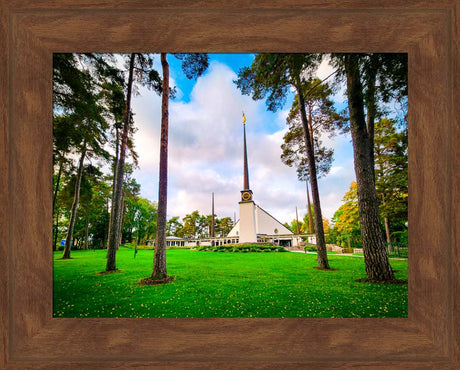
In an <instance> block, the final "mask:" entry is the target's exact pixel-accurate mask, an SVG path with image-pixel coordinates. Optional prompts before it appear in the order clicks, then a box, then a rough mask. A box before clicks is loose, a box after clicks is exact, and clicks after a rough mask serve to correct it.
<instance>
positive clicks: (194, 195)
mask: <svg viewBox="0 0 460 370" xmlns="http://www.w3.org/2000/svg"><path fill="white" fill-rule="evenodd" d="M252 59H253V55H251V54H210V66H209V69H208V70H207V71H206V73H205V74H204V75H203V76H201V77H200V78H198V80H196V81H190V80H187V79H186V77H185V76H184V75H183V73H182V71H181V70H180V61H179V60H177V59H176V58H174V56H172V55H168V61H169V63H170V75H171V86H176V88H177V90H178V94H177V97H176V99H174V100H171V101H170V107H169V130H170V131H169V173H168V212H167V214H168V218H170V217H173V216H179V217H181V218H182V217H183V216H184V215H185V214H187V213H191V212H193V211H194V210H198V211H199V212H200V213H201V214H210V213H211V193H212V192H214V193H215V213H216V214H217V216H218V217H226V216H229V217H231V218H233V217H234V215H236V218H237V219H238V201H239V200H240V190H242V187H243V125H242V111H244V112H245V116H246V132H247V142H248V161H249V177H250V187H251V189H252V190H253V192H254V200H255V202H256V203H257V204H259V205H260V206H261V207H262V208H264V209H265V210H266V211H268V212H269V213H271V214H272V215H273V216H274V217H275V218H277V219H278V220H280V221H281V222H290V221H292V220H293V219H294V218H295V208H296V207H298V209H299V217H303V215H304V214H305V212H306V193H305V183H301V182H299V181H298V180H297V176H296V171H295V169H293V168H290V167H287V166H286V165H284V164H283V163H282V162H281V159H280V155H281V148H280V146H281V143H282V140H283V135H284V134H285V132H286V123H285V122H286V115H287V113H288V111H289V108H290V105H291V100H290V99H288V100H287V102H286V105H285V107H284V108H283V109H282V110H280V111H278V112H276V113H272V112H268V111H267V109H266V105H265V101H263V100H262V101H254V100H252V98H251V97H249V96H243V95H242V94H241V92H240V91H239V90H238V89H237V87H236V85H235V84H234V83H233V80H235V79H236V77H237V72H238V70H239V69H240V68H241V67H243V66H248V65H250V63H251V61H252ZM155 60H156V62H155V65H156V66H157V68H158V70H159V71H161V67H160V64H159V57H157V56H156V57H155ZM331 71H332V69H331V67H330V66H328V64H327V63H323V64H322V65H321V67H320V69H319V72H318V76H319V77H320V78H325V77H326V76H328V75H329V74H330V73H331ZM139 92H140V95H137V96H135V97H134V99H133V111H134V113H135V117H134V118H135V123H136V126H137V127H138V131H137V132H136V134H135V140H134V142H135V145H136V150H137V152H138V154H139V167H140V168H138V169H136V170H135V173H134V177H135V178H136V180H137V181H138V182H139V183H140V184H141V196H142V197H145V198H148V199H150V200H152V201H156V200H157V199H158V164H159V154H158V153H159V132H160V125H161V98H160V97H159V96H157V95H154V94H153V93H152V92H151V91H148V90H146V89H144V88H140V89H139ZM334 100H335V101H336V103H337V106H338V107H340V109H343V107H344V100H345V99H344V97H343V89H342V90H341V91H339V92H338V93H337V95H336V96H335V97H334ZM324 142H325V143H327V144H328V145H329V146H330V147H333V148H334V150H335V154H334V162H333V164H332V168H331V172H330V174H329V175H327V176H326V177H325V178H323V179H320V181H319V190H320V197H321V205H322V209H323V215H324V216H325V217H326V218H329V219H330V218H331V217H332V216H333V214H334V212H335V211H336V210H337V209H338V208H339V207H340V205H341V204H342V202H341V199H342V197H343V195H344V194H345V192H346V191H347V190H348V188H349V186H350V183H351V182H352V181H354V178H355V175H354V170H353V153H352V147H351V139H350V137H349V136H346V135H339V136H336V137H334V138H333V139H330V138H324Z"/></svg>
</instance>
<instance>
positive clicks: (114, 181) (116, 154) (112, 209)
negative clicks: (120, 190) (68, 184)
mask: <svg viewBox="0 0 460 370" xmlns="http://www.w3.org/2000/svg"><path fill="white" fill-rule="evenodd" d="M119 141H120V135H119V131H118V126H117V125H116V124H115V158H114V160H113V179H112V206H111V207H110V219H109V228H108V232H107V240H109V235H110V226H111V225H112V218H113V212H114V209H115V207H113V200H114V199H115V188H116V183H117V167H118V157H119ZM108 256H109V248H108V246H107V254H106V258H108Z"/></svg>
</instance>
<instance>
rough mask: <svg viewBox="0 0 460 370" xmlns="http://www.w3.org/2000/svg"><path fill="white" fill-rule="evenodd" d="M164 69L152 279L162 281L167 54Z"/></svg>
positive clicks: (164, 226)
mask: <svg viewBox="0 0 460 370" xmlns="http://www.w3.org/2000/svg"><path fill="white" fill-rule="evenodd" d="M161 66H162V68H163V92H162V97H161V141H160V176H159V177H160V178H159V189H158V221H157V235H156V243H155V253H154V256H153V272H152V279H154V280H162V279H165V278H166V277H167V271H166V209H167V191H168V123H169V122H168V121H169V112H168V109H169V64H168V61H167V58H166V53H161Z"/></svg>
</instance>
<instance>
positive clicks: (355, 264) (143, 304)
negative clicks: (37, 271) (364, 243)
mask: <svg viewBox="0 0 460 370" xmlns="http://www.w3.org/2000/svg"><path fill="white" fill-rule="evenodd" d="M61 253H62V252H56V253H55V255H54V258H55V260H54V316H55V317H407V285H406V284H403V285H380V284H370V283H357V282H355V279H359V278H363V277H365V270H364V261H363V259H362V258H356V257H343V256H334V255H331V256H329V261H330V265H331V267H333V268H336V269H337V271H320V270H315V269H314V268H313V267H315V266H316V256H315V255H312V254H303V253H216V252H197V251H190V250H168V252H167V263H168V275H173V276H175V280H174V281H173V282H172V283H169V284H167V285H157V286H140V285H139V280H140V279H142V278H145V277H148V276H149V275H150V274H151V272H152V259H153V251H150V250H140V251H138V253H137V256H136V258H133V256H134V252H133V250H131V249H126V248H120V250H119V252H118V253H117V267H118V268H119V269H120V270H122V271H123V272H121V273H113V274H105V275H98V274H97V273H98V272H100V271H103V270H104V269H105V262H106V260H105V253H106V251H105V250H96V251H92V250H91V251H72V259H70V260H60V259H59V258H60V257H61ZM391 265H392V267H393V269H395V270H397V272H396V274H395V275H396V278H398V279H407V260H391Z"/></svg>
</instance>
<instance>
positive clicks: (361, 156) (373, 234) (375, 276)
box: [345, 54, 394, 282]
mask: <svg viewBox="0 0 460 370" xmlns="http://www.w3.org/2000/svg"><path fill="white" fill-rule="evenodd" d="M345 72H346V76H347V95H348V109H349V112H350V128H351V136H352V141H353V154H354V167H355V174H356V182H357V190H358V210H359V221H360V226H361V238H362V242H363V251H364V261H365V264H366V275H367V279H368V280H370V281H379V282H381V281H391V280H394V274H393V270H392V269H391V266H390V263H389V260H388V254H387V251H386V248H385V241H384V239H383V233H382V230H381V225H380V215H379V209H378V199H377V193H376V190H375V186H374V168H373V166H372V162H371V158H370V153H369V152H370V151H369V135H368V132H367V128H366V122H365V118H364V104H363V95H362V94H363V88H362V84H361V80H360V72H359V65H358V57H357V56H356V55H354V54H348V55H347V56H346V57H345Z"/></svg>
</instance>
